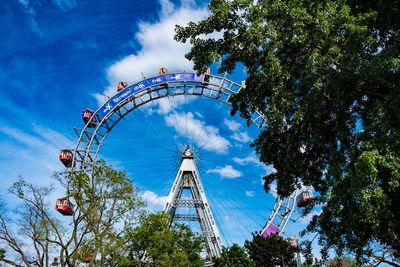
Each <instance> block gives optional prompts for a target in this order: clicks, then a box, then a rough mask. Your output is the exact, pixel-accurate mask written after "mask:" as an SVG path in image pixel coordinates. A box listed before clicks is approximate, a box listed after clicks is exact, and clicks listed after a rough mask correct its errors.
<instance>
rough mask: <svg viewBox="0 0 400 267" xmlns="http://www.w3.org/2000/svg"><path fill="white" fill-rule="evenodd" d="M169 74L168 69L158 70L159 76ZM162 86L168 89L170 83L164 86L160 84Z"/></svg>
mask: <svg viewBox="0 0 400 267" xmlns="http://www.w3.org/2000/svg"><path fill="white" fill-rule="evenodd" d="M167 73H168V69H167V68H160V69H159V70H158V74H159V75H163V74H167ZM160 85H162V86H165V88H167V89H168V83H162V84H160Z"/></svg>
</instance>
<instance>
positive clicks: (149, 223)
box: [118, 213, 204, 267]
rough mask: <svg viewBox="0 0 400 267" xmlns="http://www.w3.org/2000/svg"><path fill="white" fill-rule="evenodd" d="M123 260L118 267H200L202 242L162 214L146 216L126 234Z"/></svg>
mask: <svg viewBox="0 0 400 267" xmlns="http://www.w3.org/2000/svg"><path fill="white" fill-rule="evenodd" d="M126 236H127V237H128V241H127V242H126V243H125V244H124V246H125V249H126V251H127V256H126V257H123V258H120V259H119V262H120V263H119V264H118V266H182V267H187V266H203V261H202V259H201V257H200V252H201V251H202V250H203V247H204V240H203V237H201V236H200V235H198V234H195V233H193V232H192V231H190V229H189V228H188V227H187V226H185V225H181V224H175V223H173V224H172V225H171V218H170V216H169V215H168V214H165V213H156V214H149V215H147V216H145V217H143V218H142V219H141V221H140V224H139V225H138V226H137V227H135V228H133V229H131V230H130V231H128V232H127V233H126Z"/></svg>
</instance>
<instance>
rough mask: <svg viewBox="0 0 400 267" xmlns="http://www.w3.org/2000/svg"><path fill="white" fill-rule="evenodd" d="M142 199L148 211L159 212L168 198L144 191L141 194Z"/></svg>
mask: <svg viewBox="0 0 400 267" xmlns="http://www.w3.org/2000/svg"><path fill="white" fill-rule="evenodd" d="M142 198H143V200H144V201H146V202H147V204H148V207H149V208H150V209H152V210H161V209H162V208H163V207H164V205H165V203H166V202H167V199H168V196H159V195H157V194H156V193H154V192H153V191H149V190H146V191H144V193H143V194H142Z"/></svg>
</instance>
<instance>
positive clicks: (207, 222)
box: [164, 147, 222, 259]
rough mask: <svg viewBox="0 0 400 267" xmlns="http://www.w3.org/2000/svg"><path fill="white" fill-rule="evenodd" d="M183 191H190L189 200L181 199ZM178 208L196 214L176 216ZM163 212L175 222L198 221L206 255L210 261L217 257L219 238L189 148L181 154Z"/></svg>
mask: <svg viewBox="0 0 400 267" xmlns="http://www.w3.org/2000/svg"><path fill="white" fill-rule="evenodd" d="M184 189H188V190H190V193H191V197H192V198H190V199H182V192H183V190H184ZM178 207H184V208H194V209H195V210H196V214H187V213H186V214H177V210H178ZM164 211H165V212H166V213H168V214H170V215H171V218H172V220H175V221H179V220H181V221H198V222H199V224H200V228H201V232H202V234H203V236H204V238H205V239H206V249H207V254H208V256H209V258H210V259H212V258H213V257H219V256H220V255H221V251H222V242H221V237H220V234H219V231H218V228H217V224H216V223H215V221H214V217H213V214H212V211H211V208H210V205H209V204H208V201H207V197H206V194H205V192H204V189H203V184H202V182H201V179H200V176H199V172H198V170H197V166H196V163H195V161H194V154H193V152H192V150H191V149H190V148H189V147H186V149H185V150H184V151H183V153H182V164H181V166H180V168H179V170H178V174H177V175H176V178H175V181H174V184H173V186H172V188H171V191H170V193H169V195H168V200H167V202H166V204H165V207H164Z"/></svg>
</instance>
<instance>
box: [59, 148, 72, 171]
mask: <svg viewBox="0 0 400 267" xmlns="http://www.w3.org/2000/svg"><path fill="white" fill-rule="evenodd" d="M58 158H59V159H60V161H61V162H62V163H63V164H64V166H65V167H67V168H69V167H71V166H72V151H71V150H70V149H62V150H60V156H59V157H58Z"/></svg>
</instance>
